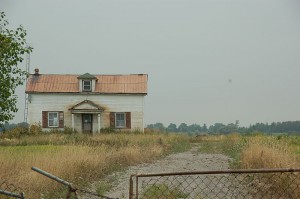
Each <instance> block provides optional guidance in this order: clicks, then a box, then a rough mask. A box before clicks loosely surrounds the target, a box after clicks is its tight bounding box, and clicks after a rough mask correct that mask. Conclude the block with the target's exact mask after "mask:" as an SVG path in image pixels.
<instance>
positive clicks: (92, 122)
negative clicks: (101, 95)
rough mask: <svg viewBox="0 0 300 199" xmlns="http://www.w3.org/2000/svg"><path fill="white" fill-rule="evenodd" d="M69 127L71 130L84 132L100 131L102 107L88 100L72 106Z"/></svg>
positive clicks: (93, 132)
mask: <svg viewBox="0 0 300 199" xmlns="http://www.w3.org/2000/svg"><path fill="white" fill-rule="evenodd" d="M69 110H70V112H71V127H72V129H73V130H76V131H79V132H84V133H92V134H95V133H100V131H101V114H102V113H103V111H104V109H103V108H102V107H101V106H99V105H97V104H95V103H94V102H92V101H90V100H84V101H82V102H80V103H79V104H76V105H74V106H72V107H71V108H70V109H69Z"/></svg>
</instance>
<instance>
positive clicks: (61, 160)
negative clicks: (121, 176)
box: [0, 134, 188, 198]
mask: <svg viewBox="0 0 300 199" xmlns="http://www.w3.org/2000/svg"><path fill="white" fill-rule="evenodd" d="M2 141H3V140H2ZM3 142H5V144H6V145H15V144H16V145H23V146H2V147H0V150H1V153H0V160H1V163H0V170H1V173H0V179H2V180H9V181H10V182H13V184H15V185H17V186H19V187H21V188H22V189H23V191H24V192H25V193H26V197H27V198H41V197H42V196H41V193H43V194H44V196H43V197H46V198H47V197H49V198H53V194H54V192H53V190H59V189H58V187H62V186H61V185H60V184H58V183H56V182H53V180H50V179H48V178H46V177H43V176H41V175H40V174H38V173H36V172H34V171H31V167H32V166H35V167H38V168H41V169H43V170H45V171H47V172H50V173H52V174H55V175H57V176H59V177H61V178H63V179H65V180H68V181H70V182H73V183H76V184H77V185H82V186H86V185H87V184H88V182H94V181H96V180H99V179H100V178H101V177H103V176H104V175H106V174H108V173H110V172H112V171H115V170H118V169H121V168H124V167H126V166H128V165H134V164H138V163H142V162H150V161H152V160H153V159H156V158H158V157H160V156H162V155H163V154H165V153H166V152H170V150H172V148H173V147H174V146H178V145H181V144H182V143H185V145H186V143H188V139H187V138H186V137H184V136H180V135H163V134H144V135H143V134H106V135H100V136H94V137H88V136H66V135H48V136H47V135H40V136H36V137H25V138H22V139H21V140H11V141H8V140H6V141H3ZM7 142H8V143H7ZM12 143H13V144H12ZM62 188H64V189H65V187H62ZM51 190H52V191H51ZM60 194H61V193H60ZM55 197H58V196H55Z"/></svg>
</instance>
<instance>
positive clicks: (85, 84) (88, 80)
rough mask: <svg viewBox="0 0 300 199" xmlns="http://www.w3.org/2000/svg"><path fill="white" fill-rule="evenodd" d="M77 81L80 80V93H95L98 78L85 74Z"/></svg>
mask: <svg viewBox="0 0 300 199" xmlns="http://www.w3.org/2000/svg"><path fill="white" fill-rule="evenodd" d="M77 79H78V80H79V92H95V86H96V81H97V77H95V76H93V75H91V74H89V73H85V74H83V75H80V76H79V77H77Z"/></svg>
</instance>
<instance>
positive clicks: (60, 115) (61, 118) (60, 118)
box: [58, 111, 64, 128]
mask: <svg viewBox="0 0 300 199" xmlns="http://www.w3.org/2000/svg"><path fill="white" fill-rule="evenodd" d="M58 122H59V123H58V127H59V128H64V112H63V111H59V112H58Z"/></svg>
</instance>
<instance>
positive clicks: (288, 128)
mask: <svg viewBox="0 0 300 199" xmlns="http://www.w3.org/2000/svg"><path fill="white" fill-rule="evenodd" d="M147 129H149V130H152V131H161V132H181V133H188V134H203V133H207V134H229V133H242V134H247V133H252V132H261V133H266V134H271V133H290V134H293V133H295V134H298V133H299V134H300V121H287V122H272V123H271V124H268V123H266V124H264V123H256V124H253V125H250V126H249V127H240V126H239V121H238V120H237V121H236V122H235V123H229V124H226V125H225V124H223V123H215V124H214V125H210V126H209V127H207V125H206V124H203V125H202V126H201V125H199V124H191V125H187V124H186V123H181V124H180V125H179V126H177V125H176V124H174V123H170V124H169V125H168V126H166V127H165V126H164V125H163V124H162V123H160V122H157V123H155V124H149V125H147Z"/></svg>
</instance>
